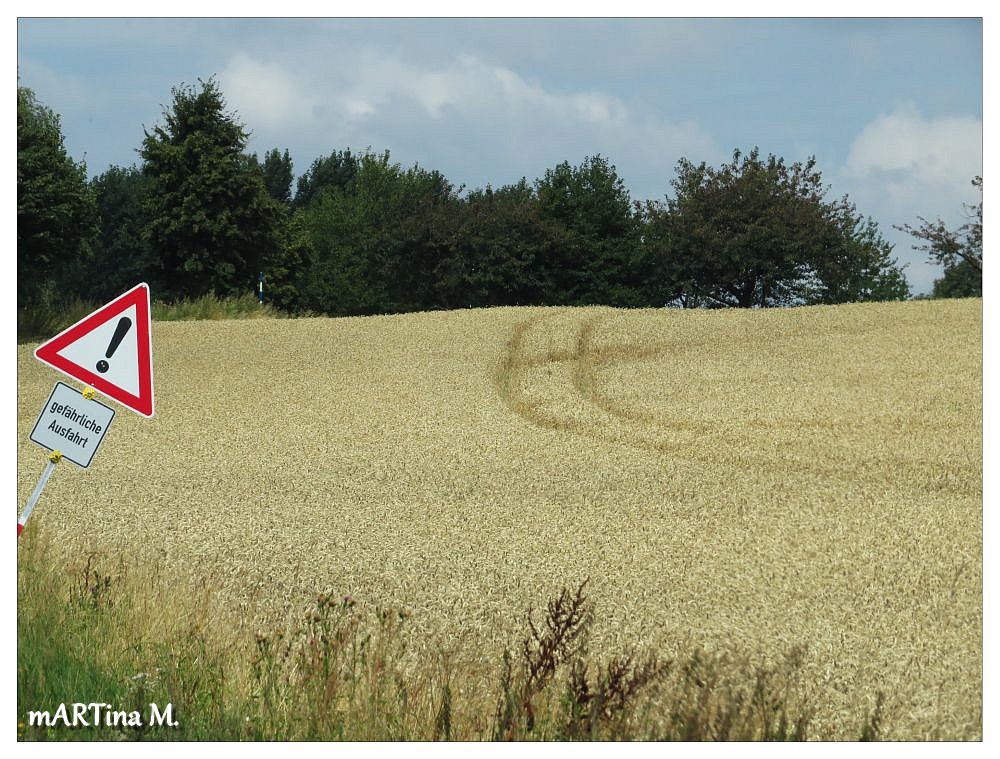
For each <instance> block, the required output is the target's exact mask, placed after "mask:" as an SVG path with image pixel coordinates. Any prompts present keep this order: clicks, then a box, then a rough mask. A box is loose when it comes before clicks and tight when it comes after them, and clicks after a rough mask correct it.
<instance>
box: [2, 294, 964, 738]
mask: <svg viewBox="0 0 1000 759" xmlns="http://www.w3.org/2000/svg"><path fill="white" fill-rule="evenodd" d="M981 334H982V302H981V301H980V300H962V301H934V302H911V303H900V304H869V305H852V306H839V307H810V308H801V309H789V310H768V311H745V312H737V311H675V310H656V311H652V310H650V311H620V310H614V309H605V308H585V309H554V308H553V309H548V308H530V309H515V308H501V309H491V310H471V311H461V312H440V313H424V314H413V315H404V316H386V317H369V318H356V319H299V320H253V321H231V322H173V323H158V324H155V325H154V338H153V340H154V362H155V383H156V402H157V416H156V418H155V419H153V420H145V419H141V418H139V417H138V416H136V415H134V414H131V413H129V412H126V411H121V412H120V413H119V414H118V415H117V417H116V419H115V420H114V423H113V425H112V428H111V430H110V432H109V433H108V437H107V439H106V440H105V442H104V443H103V446H102V449H101V451H100V452H99V453H98V455H97V458H96V459H95V463H94V465H93V466H92V467H91V469H90V470H87V471H80V470H76V469H74V468H73V467H72V466H70V465H66V466H61V467H60V468H59V470H58V471H57V472H56V473H55V475H54V476H53V478H52V480H51V481H50V483H49V486H48V488H47V489H46V491H45V494H44V495H43V497H42V501H41V503H40V504H39V507H38V510H37V511H36V515H35V516H34V517H33V518H32V519H33V520H38V522H40V523H41V524H42V525H43V526H44V528H45V529H47V530H49V531H50V532H51V533H52V534H54V535H55V536H56V537H57V538H58V540H59V544H60V547H61V550H62V551H63V552H64V554H65V556H66V558H67V559H74V558H78V557H80V556H83V555H85V554H86V553H87V552H88V551H92V550H96V551H101V552H104V553H105V554H110V555H115V554H117V553H118V552H122V551H127V552H130V553H135V554H138V555H140V556H143V557H148V558H149V560H150V561H153V562H155V563H156V564H157V565H158V566H162V567H163V568H164V571H165V572H167V573H168V575H169V576H170V577H171V578H173V580H174V581H176V582H178V583H182V584H183V583H190V584H191V585H192V586H199V585H208V586H210V587H212V588H213V589H214V590H216V591H217V598H218V602H219V604H220V607H222V608H224V609H225V610H226V611H227V613H232V614H233V615H234V617H235V618H236V619H237V620H238V623H239V624H242V625H245V626H246V628H247V629H254V627H255V625H258V624H261V623H262V622H263V621H265V620H269V619H280V618H281V617H282V615H284V614H285V613H286V612H287V611H288V609H289V608H291V607H292V606H293V605H294V604H296V603H299V602H300V601H301V600H302V599H305V598H307V597H308V596H309V595H310V594H312V593H314V592H316V591H318V590H333V591H334V592H337V593H351V594H353V595H354V596H356V597H358V598H361V599H365V600H366V601H370V602H372V603H386V604H388V603H394V604H399V605H405V606H408V607H409V608H410V609H411V610H412V611H413V612H414V616H413V621H414V624H415V625H417V626H422V627H425V628H426V629H427V630H428V631H430V632H434V633H435V634H441V635H444V636H447V637H449V639H451V640H454V641H456V645H460V646H462V647H464V649H467V650H469V651H473V652H475V651H482V652H488V653H489V655H490V656H494V654H495V651H497V650H499V646H501V645H503V644H506V643H509V642H510V636H511V635H512V634H513V631H512V630H511V629H510V627H509V624H508V623H507V622H506V621H505V620H509V619H510V618H511V616H512V614H513V615H516V614H519V613H521V611H522V610H523V609H524V608H525V607H527V606H530V605H535V606H537V605H538V604H539V603H541V602H542V601H543V600H544V599H545V598H547V597H548V596H549V595H550V594H551V593H552V591H553V590H556V589H558V588H559V587H560V586H562V585H564V584H565V585H572V584H578V583H579V582H580V581H581V580H582V579H583V578H586V577H590V578H591V580H590V582H591V586H590V587H591V592H592V597H593V598H594V600H595V602H596V604H597V606H598V608H599V610H600V614H599V616H598V625H597V627H596V628H595V637H594V639H593V641H592V647H593V648H594V649H600V648H602V647H610V646H616V647H618V646H622V645H626V644H629V643H633V644H636V645H644V644H650V645H653V644H662V645H665V646H667V647H668V648H669V646H670V645H671V642H672V641H673V642H675V641H679V640H683V639H693V640H695V641H698V642H700V643H702V644H703V645H705V646H707V647H709V648H718V649H725V648H732V649H736V650H740V651H745V652H750V653H754V652H760V653H761V655H763V654H764V653H766V652H774V651H784V650H787V649H789V648H791V647H793V646H796V645H805V646H806V660H805V662H806V663H805V669H804V671H805V673H806V674H807V676H808V682H809V685H808V687H809V688H810V689H812V691H813V692H814V694H815V696H816V699H815V702H816V703H819V704H822V705H823V707H822V711H821V713H819V714H817V716H816V720H815V728H814V730H815V733H816V734H817V737H837V736H840V735H841V734H842V731H843V729H845V728H844V726H845V725H848V724H850V725H851V726H853V725H854V724H856V723H857V721H858V719H859V718H860V716H861V715H862V714H863V713H865V712H866V710H870V707H871V704H872V703H873V702H874V698H875V693H876V692H877V691H879V690H882V691H885V693H886V695H887V697H888V701H887V704H886V717H885V723H886V735H887V737H905V738H921V737H945V738H974V737H978V736H980V735H981V732H982V726H981V720H982V712H981V707H980V703H981V701H980V700H981V694H982V675H981V661H982V657H981V652H982V384H981V380H982V339H981ZM33 348H34V346H33V345H24V346H19V347H18V431H17V434H18V493H17V495H18V503H19V505H23V503H24V502H25V500H26V499H27V496H28V494H29V493H30V492H31V488H32V487H33V486H34V484H35V482H36V481H37V479H38V476H39V474H40V473H41V470H42V468H43V467H44V463H45V459H44V455H43V451H42V450H41V449H39V448H37V447H36V446H34V445H33V444H31V443H30V442H28V439H27V438H28V434H29V432H30V429H31V425H32V424H33V423H34V420H35V418H36V416H37V414H38V412H39V410H40V409H41V404H42V403H43V402H44V401H45V398H46V397H47V396H48V393H49V391H50V390H51V388H52V385H53V383H54V381H55V380H56V378H57V377H56V375H55V373H54V372H52V371H51V370H50V369H48V368H46V367H44V366H42V365H41V364H40V363H38V362H37V361H35V360H34V359H33V357H32V355H31V351H32V349H33ZM471 655H475V654H471ZM483 655H486V654H485V653H484V654H483Z"/></svg>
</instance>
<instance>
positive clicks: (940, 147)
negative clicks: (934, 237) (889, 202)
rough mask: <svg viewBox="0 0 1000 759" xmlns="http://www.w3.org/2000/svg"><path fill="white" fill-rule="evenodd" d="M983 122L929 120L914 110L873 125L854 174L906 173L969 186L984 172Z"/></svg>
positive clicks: (856, 150) (858, 150) (854, 152)
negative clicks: (971, 181) (975, 175)
mask: <svg viewBox="0 0 1000 759" xmlns="http://www.w3.org/2000/svg"><path fill="white" fill-rule="evenodd" d="M982 142H983V122H982V121H981V120H980V119H977V118H975V117H973V116H969V115H959V116H941V117H937V118H925V117H924V116H922V115H921V114H920V112H919V111H918V110H917V109H916V107H915V106H914V105H912V104H906V105H902V106H899V107H897V108H896V109H895V110H894V111H893V112H892V113H888V114H882V115H880V116H879V117H878V118H876V119H875V120H874V121H872V122H871V123H870V124H868V125H867V126H866V127H865V128H864V129H862V130H861V133H860V134H859V135H858V136H857V138H856V139H855V140H854V143H853V144H852V145H851V150H850V153H849V155H848V158H847V168H848V171H850V172H851V173H853V174H857V175H860V176H865V175H868V174H871V173H873V172H879V171H889V172H905V173H907V174H909V175H911V176H912V177H913V178H914V179H917V180H920V181H923V182H933V183H937V184H940V183H950V182H953V181H955V177H956V176H957V177H959V178H962V180H963V181H964V180H967V179H968V178H969V177H971V176H972V175H973V174H978V173H980V172H981V171H982V163H983V148H982Z"/></svg>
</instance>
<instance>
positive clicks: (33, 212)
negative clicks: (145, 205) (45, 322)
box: [17, 87, 97, 307]
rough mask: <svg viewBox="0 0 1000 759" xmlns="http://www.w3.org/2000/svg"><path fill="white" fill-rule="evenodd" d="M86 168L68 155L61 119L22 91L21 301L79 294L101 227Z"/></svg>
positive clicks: (19, 152)
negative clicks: (86, 261) (95, 233)
mask: <svg viewBox="0 0 1000 759" xmlns="http://www.w3.org/2000/svg"><path fill="white" fill-rule="evenodd" d="M96 217H97V214H96V209H95V207H94V199H93V195H92V193H91V192H90V188H89V187H88V185H87V176H86V167H85V165H84V164H83V163H82V162H81V163H76V162H75V161H73V159H72V158H70V157H69V156H68V155H67V153H66V148H65V145H64V143H63V135H62V130H61V127H60V121H59V116H58V115H56V114H55V113H53V112H52V110H51V109H50V108H48V107H46V106H44V105H42V104H41V103H40V102H39V101H38V98H37V97H36V96H35V93H34V92H33V91H32V90H30V89H28V88H27V87H18V88H17V301H18V306H19V307H24V306H27V305H31V304H34V303H37V302H39V301H40V300H41V299H43V297H50V298H52V297H54V299H55V300H65V299H68V298H71V297H74V296H76V295H79V294H80V291H79V283H80V277H81V276H82V274H83V267H84V259H85V256H86V254H87V244H88V240H89V238H90V237H91V235H92V234H93V231H94V228H95V224H96Z"/></svg>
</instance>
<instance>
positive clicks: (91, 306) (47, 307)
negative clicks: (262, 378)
mask: <svg viewBox="0 0 1000 759" xmlns="http://www.w3.org/2000/svg"><path fill="white" fill-rule="evenodd" d="M101 305H102V304H100V303H90V302H87V301H83V300H80V299H79V298H75V299H73V300H70V301H68V302H51V301H46V302H44V303H42V304H39V305H35V306H30V307H27V308H18V310H17V341H18V343H26V342H29V341H38V340H45V339H48V338H50V337H52V336H54V335H57V334H59V333H60V332H62V331H63V330H64V329H66V328H67V327H69V326H70V325H72V324H75V323H76V322H78V321H80V320H81V319H83V318H84V317H85V316H87V315H88V314H90V313H92V312H93V311H96V310H97V309H98V308H99V307H100V306H101ZM283 316H285V314H284V313H283V312H281V311H279V310H278V309H276V308H274V307H273V306H271V305H270V304H269V303H265V304H263V305H261V304H260V303H259V302H258V300H257V297H256V296H254V295H243V296H240V297H230V298H219V297H217V296H215V295H212V294H209V295H203V296H201V297H200V298H184V299H182V300H178V301H175V302H173V303H163V302H160V301H153V303H152V318H153V319H154V320H155V321H182V320H219V319H260V318H269V319H274V318H281V317H283Z"/></svg>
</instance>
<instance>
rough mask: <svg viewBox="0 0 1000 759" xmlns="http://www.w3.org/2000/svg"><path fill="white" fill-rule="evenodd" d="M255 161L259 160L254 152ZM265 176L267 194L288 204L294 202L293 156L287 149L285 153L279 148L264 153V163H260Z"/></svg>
mask: <svg viewBox="0 0 1000 759" xmlns="http://www.w3.org/2000/svg"><path fill="white" fill-rule="evenodd" d="M253 161H254V162H255V163H256V162H257V156H256V154H254V156H253ZM260 170H261V173H262V174H263V176H264V187H265V189H266V190H267V194H268V195H270V196H271V198H273V199H274V200H276V201H278V202H279V203H283V204H285V205H288V204H290V203H291V202H292V157H291V156H290V155H289V154H288V150H287V149H286V150H285V152H284V154H282V153H279V152H278V149H277V148H274V149H273V150H269V151H267V153H265V154H264V163H262V164H261V165H260Z"/></svg>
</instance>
